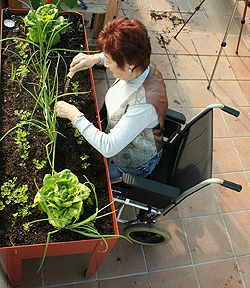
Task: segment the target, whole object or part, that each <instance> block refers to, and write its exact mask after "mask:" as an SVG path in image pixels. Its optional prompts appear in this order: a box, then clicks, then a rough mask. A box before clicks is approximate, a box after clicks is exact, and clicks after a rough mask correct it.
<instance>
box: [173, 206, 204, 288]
mask: <svg viewBox="0 0 250 288" xmlns="http://www.w3.org/2000/svg"><path fill="white" fill-rule="evenodd" d="M177 208H178V211H179V215H180V220H181V225H182V229H183V232H184V235H185V240H186V243H187V247H188V252H189V256H190V259H191V263H192V267H193V269H194V275H195V279H196V282H197V285H198V288H200V283H199V278H198V275H197V272H196V269H195V266H194V260H193V256H192V253H191V248H190V245H189V241H188V237H187V233H186V229H185V226H184V222H183V218H182V216H181V210H180V207H179V205H178V206H177Z"/></svg>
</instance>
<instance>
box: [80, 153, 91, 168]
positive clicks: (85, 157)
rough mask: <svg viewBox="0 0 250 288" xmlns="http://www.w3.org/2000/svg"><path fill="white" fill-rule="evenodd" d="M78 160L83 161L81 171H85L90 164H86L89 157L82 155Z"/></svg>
mask: <svg viewBox="0 0 250 288" xmlns="http://www.w3.org/2000/svg"><path fill="white" fill-rule="evenodd" d="M80 158H81V160H82V161H83V163H82V168H83V169H87V168H88V167H89V166H90V164H89V163H87V162H86V161H87V159H88V158H89V156H88V155H86V154H84V155H83V156H81V157H80Z"/></svg>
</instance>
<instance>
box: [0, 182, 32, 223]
mask: <svg viewBox="0 0 250 288" xmlns="http://www.w3.org/2000/svg"><path fill="white" fill-rule="evenodd" d="M16 181H17V177H14V178H13V179H10V180H8V181H7V182H5V183H4V184H3V185H2V186H1V197H2V199H3V201H4V202H2V201H1V203H2V204H1V203H0V210H3V209H4V208H5V206H6V205H14V204H19V209H18V212H16V213H14V214H13V216H14V217H17V216H20V215H21V216H22V217H25V216H27V215H30V214H31V212H30V208H31V204H28V195H27V191H28V186H27V185H23V186H21V187H16Z"/></svg>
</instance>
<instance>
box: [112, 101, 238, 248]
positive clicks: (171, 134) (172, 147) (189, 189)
mask: <svg viewBox="0 0 250 288" xmlns="http://www.w3.org/2000/svg"><path fill="white" fill-rule="evenodd" d="M217 108H219V109H221V110H222V111H224V112H227V113H229V114H231V115H233V116H235V117H238V116H239V112H238V111H237V110H235V109H233V108H231V107H228V106H225V105H221V104H213V105H210V106H208V107H207V108H205V109H204V110H203V111H201V112H200V113H199V114H198V115H196V116H195V117H194V118H193V119H191V120H190V121H189V122H186V118H185V116H184V115H183V114H182V113H180V112H176V111H174V110H171V109H168V111H167V114H166V118H165V123H164V127H165V132H164V147H163V154H162V157H161V160H160V162H159V164H158V165H157V167H156V168H155V170H154V171H153V172H152V173H151V174H150V175H149V176H148V177H146V178H142V177H138V176H134V175H130V174H123V175H122V177H121V178H119V179H113V180H112V181H111V188H112V192H113V196H114V200H115V202H116V203H117V204H118V207H117V210H116V213H117V221H118V222H119V223H123V224H125V228H124V231H123V233H124V235H125V236H126V237H127V238H128V239H130V240H131V241H132V242H134V243H137V244H143V245H150V246H153V245H162V244H166V243H168V242H169V241H170V240H171V235H170V233H169V232H168V231H167V230H166V229H164V228H162V227H160V226H157V225H156V224H155V223H156V221H157V219H158V218H159V217H161V216H165V215H166V214H167V213H168V212H170V211H171V210H172V209H174V208H175V207H176V206H177V205H178V204H179V203H181V202H182V201H183V200H185V199H186V198H187V197H189V196H190V195H192V194H194V193H196V192H198V191H199V190H201V189H202V188H204V187H206V186H208V185H210V184H219V185H222V186H224V187H227V188H229V189H232V190H235V191H237V192H240V191H241V189H242V186H241V185H238V184H236V183H233V182H229V181H227V180H223V179H217V178H212V160H213V110H214V109H217ZM126 205H129V206H132V207H135V208H138V209H136V210H138V211H139V212H138V214H137V216H136V218H135V219H129V220H125V219H122V218H121V213H122V211H123V210H124V207H125V206H126Z"/></svg>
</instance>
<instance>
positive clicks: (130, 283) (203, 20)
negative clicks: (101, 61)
mask: <svg viewBox="0 0 250 288" xmlns="http://www.w3.org/2000/svg"><path fill="white" fill-rule="evenodd" d="M200 2H201V1H200ZM200 2H199V0H171V1H169V0H143V1H142V0H133V1H132V0H124V1H122V2H121V7H120V11H119V16H123V15H126V16H128V17H135V18H137V19H139V20H141V21H142V22H143V23H144V24H145V25H146V27H147V29H148V30H149V35H150V38H151V42H152V48H153V55H152V59H153V60H154V61H155V62H156V63H157V66H158V68H159V70H161V72H162V74H163V77H164V79H165V83H166V86H167V91H168V97H169V106H170V108H173V109H175V110H177V111H181V112H183V113H184V114H185V115H186V117H187V118H188V119H189V118H190V117H193V116H194V115H195V114H196V113H198V112H199V111H200V110H201V109H202V108H204V107H206V106H207V105H209V104H211V103H223V104H225V105H230V106H232V107H234V108H236V109H238V110H239V111H240V112H241V114H240V116H239V118H237V119H236V118H234V117H233V116H230V115H228V114H227V115H226V114H225V113H221V112H220V111H215V116H214V164H213V173H214V176H215V177H218V178H223V179H227V180H229V181H230V180H231V181H235V182H238V183H240V184H241V185H242V186H243V189H242V192H241V193H237V192H234V191H232V190H228V189H226V188H223V187H221V186H220V187H218V186H214V187H212V186H209V187H206V188H204V189H203V190H202V191H200V193H197V194H194V195H193V196H191V197H189V198H188V199H186V200H185V201H183V202H182V203H181V205H179V206H178V207H177V208H175V209H174V210H173V211H171V212H170V213H169V214H168V215H166V216H165V217H161V218H160V222H159V225H160V226H162V227H165V228H166V229H167V230H169V232H170V233H171V235H172V239H171V241H170V242H169V243H168V244H167V245H163V246H158V247H145V246H144V247H142V246H140V245H136V244H134V245H132V244H129V243H128V242H127V241H125V240H123V239H119V240H118V242H117V243H116V245H115V246H114V248H113V249H112V250H111V252H110V253H109V255H108V256H107V258H106V259H105V261H104V263H103V264H102V265H101V267H100V268H99V270H98V271H97V273H96V274H95V276H94V277H93V278H90V279H85V278H84V277H83V271H84V269H86V268H87V265H88V261H89V259H90V255H88V254H87V255H86V254H79V255H71V256H64V257H51V258H48V259H46V261H45V264H44V268H43V270H42V272H41V274H36V268H35V267H37V266H38V263H39V261H40V260H39V259H31V260H25V261H23V270H22V286H21V287H24V288H29V287H30V288H34V287H51V288H52V287H71V288H80V287H85V288H113V287H114V288H117V287H120V288H123V287H124V288H132V287H142V288H148V287H152V288H161V287H162V288H163V287H164V288H165V287H175V288H181V287H184V288H195V287H200V288H205V287H209V288H220V287H250V187H249V182H250V144H249V143H250V107H249V104H250V58H249V56H250V50H249V49H250V37H249V31H250V26H249V22H250V21H249V20H250V10H249V9H248V11H247V16H246V24H245V25H244V29H243V36H242V38H241V43H240V48H239V55H238V56H237V55H236V54H235V49H236V45H237V41H238V35H239V29H240V20H241V18H242V15H243V10H244V1H239V5H238V7H237V10H236V13H235V17H234V20H233V23H232V26H231V29H230V30H229V34H228V37H227V40H228V41H227V44H228V45H227V47H226V48H225V49H224V51H222V54H221V58H220V61H219V63H218V66H217V69H216V73H215V76H214V79H213V81H212V83H211V89H210V91H209V90H207V84H208V80H209V77H210V75H211V73H212V69H213V67H214V64H215V61H216V58H217V55H218V52H219V50H220V43H221V41H222V39H223V37H224V33H225V31H226V27H227V25H228V21H229V18H230V15H231V12H232V10H233V7H234V4H235V0H206V2H205V3H204V4H203V6H202V7H201V9H200V11H198V12H197V13H196V14H195V15H194V17H193V18H192V19H191V20H190V22H189V24H188V25H187V26H186V27H185V28H184V29H183V30H182V32H181V33H180V34H179V35H178V37H177V39H176V40H175V39H174V38H173V36H174V35H175V33H176V32H177V31H178V30H179V29H180V27H181V25H182V24H180V22H181V21H179V20H178V19H181V18H182V19H185V20H186V19H187V18H188V17H189V16H190V13H191V12H193V11H194V8H195V7H196V6H197V5H198V4H199V3H200ZM152 11H154V12H155V13H158V14H162V13H163V12H169V13H168V14H167V15H168V17H165V18H163V19H162V20H157V21H155V20H154V19H152V18H151V16H150V13H151V12H152ZM171 15H172V16H175V17H177V18H175V21H173V17H170V16H171ZM176 19H177V20H176ZM160 34H161V35H162V37H163V38H164V40H165V41H166V42H165V45H164V44H163V43H159V39H160V38H159V36H160ZM94 77H95V83H96V90H97V96H98V103H99V105H101V104H102V101H103V97H104V95H105V92H106V90H107V88H108V87H109V85H111V84H112V82H113V81H114V78H113V76H112V75H111V73H110V72H108V71H107V72H105V71H103V70H96V71H94ZM125 212H126V214H130V213H133V211H132V209H131V208H130V210H128V211H125ZM120 229H121V233H122V230H123V227H122V225H121V227H120Z"/></svg>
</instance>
